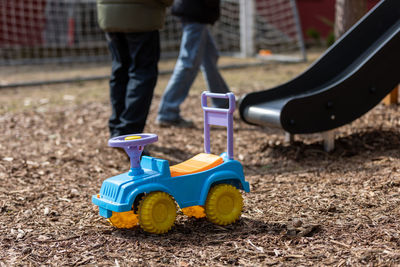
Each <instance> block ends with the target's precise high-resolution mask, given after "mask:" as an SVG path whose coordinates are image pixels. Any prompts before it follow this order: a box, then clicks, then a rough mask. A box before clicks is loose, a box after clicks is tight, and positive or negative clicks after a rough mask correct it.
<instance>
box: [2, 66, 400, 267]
mask: <svg viewBox="0 0 400 267" xmlns="http://www.w3.org/2000/svg"><path fill="white" fill-rule="evenodd" d="M308 64H309V62H308V63H306V64H298V65H284V64H271V65H267V66H262V67H254V68H246V69H238V70H230V71H224V72H223V75H224V77H225V78H226V80H227V81H228V83H229V84H230V85H231V87H232V90H233V91H234V92H235V93H236V94H237V95H240V94H243V93H245V92H250V91H255V90H260V89H263V88H268V87H270V86H272V85H274V84H278V83H281V82H284V81H286V80H287V79H289V78H290V77H293V76H294V75H296V74H297V73H299V72H300V71H302V70H303V69H304V68H305V67H307V65H308ZM22 78H23V76H22ZM167 81H168V77H160V80H159V84H158V87H157V90H156V94H155V97H154V101H153V105H152V109H151V114H150V117H149V120H148V125H147V127H146V131H147V132H152V133H156V134H158V135H159V141H158V142H157V143H156V144H154V145H151V146H150V147H149V149H150V151H151V153H152V155H153V156H156V157H160V158H164V159H168V160H170V162H171V164H175V163H177V162H180V161H183V160H185V159H188V158H189V157H191V156H193V155H194V154H196V153H199V152H201V151H202V147H203V139H202V115H201V114H202V113H201V107H200V104H199V103H200V98H199V93H200V92H201V91H202V90H203V88H204V82H203V81H202V79H201V78H199V79H198V80H197V81H196V84H195V85H194V88H193V90H192V91H191V94H190V96H189V98H188V99H187V100H186V101H185V103H184V105H183V106H182V114H183V115H184V116H185V117H188V118H191V119H194V120H195V122H196V124H197V128H196V129H190V130H185V131H182V130H177V129H172V128H171V129H164V128H158V127H157V126H156V125H155V124H154V119H155V115H156V110H157V105H158V103H159V100H160V96H161V93H162V90H163V88H164V87H165V84H166V82H167ZM0 107H1V108H0V114H1V115H0V132H1V135H0V182H1V184H2V186H1V187H0V215H1V216H0V265H2V266H3V265H4V266H9V265H34V266H36V265H57V266H64V265H67V266H72V265H73V266H75V265H94V266H109V265H115V266H130V265H139V266H140V265H143V266H166V265H173V266H199V265H200V266H205V265H207V266H218V265H243V266H265V265H285V266H286V265H289V266H298V265H308V266H314V265H335V266H343V265H351V266H353V265H359V266H360V265H399V264H400V236H399V234H400V224H399V222H400V219H399V215H400V214H399V212H400V210H399V202H400V197H399V196H400V175H399V170H400V159H399V157H400V136H399V133H398V127H399V125H400V115H399V112H398V111H399V107H398V106H392V107H387V106H384V105H382V104H380V105H378V106H377V107H376V108H375V109H373V110H372V111H371V112H369V113H368V114H366V115H365V116H363V117H362V118H360V119H358V120H356V121H355V122H353V123H352V124H349V125H346V126H345V127H341V128H339V129H338V130H337V139H336V149H335V151H333V152H332V153H326V152H324V151H323V149H322V145H321V139H320V136H319V135H306V136H298V137H297V139H296V140H297V141H296V143H295V144H294V145H291V146H289V145H287V144H285V143H284V141H283V139H284V138H283V133H282V132H281V131H279V130H273V129H263V128H260V127H255V126H250V125H247V124H245V123H244V122H242V121H241V120H240V119H239V117H238V114H235V122H234V127H235V156H236V158H237V159H239V160H240V161H241V162H242V163H243V165H244V171H245V175H246V178H247V180H248V181H249V182H250V184H251V192H250V193H248V194H245V195H244V199H245V207H244V211H243V215H242V217H241V219H240V221H238V222H237V223H235V224H233V225H230V226H227V227H220V226H215V225H213V224H211V223H209V222H207V221H206V220H205V219H200V220H196V219H190V218H187V217H185V216H183V215H182V214H181V213H179V214H178V218H177V221H176V225H175V226H174V227H173V229H172V231H170V232H169V233H167V234H165V235H161V236H158V235H151V234H148V233H145V232H143V231H142V230H141V229H140V228H136V229H132V230H118V229H115V228H112V227H111V226H110V225H109V224H108V223H107V222H106V220H105V219H103V218H101V217H99V215H98V211H97V208H96V207H94V206H93V205H92V203H91V195H92V194H96V193H97V192H98V191H99V189H100V186H101V183H102V181H103V180H104V179H106V178H108V177H110V176H113V175H116V174H119V173H121V172H124V171H126V170H127V169H128V168H129V163H128V162H127V161H126V159H125V157H124V156H123V155H121V154H119V153H117V152H115V151H114V150H113V149H111V148H108V147H107V145H106V142H107V139H108V131H107V125H106V123H107V118H108V116H109V112H110V111H109V103H108V93H107V82H106V81H99V82H87V83H81V84H69V85H51V86H43V87H40V88H24V89H13V90H2V94H1V95H0ZM225 138H226V135H225V131H224V130H220V129H217V130H215V131H213V132H212V148H213V151H214V152H215V153H220V152H222V151H224V148H225V147H224V145H225Z"/></svg>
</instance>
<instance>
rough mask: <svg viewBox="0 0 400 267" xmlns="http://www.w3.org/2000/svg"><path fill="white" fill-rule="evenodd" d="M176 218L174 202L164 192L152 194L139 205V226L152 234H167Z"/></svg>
mask: <svg viewBox="0 0 400 267" xmlns="http://www.w3.org/2000/svg"><path fill="white" fill-rule="evenodd" d="M175 218H176V205H175V201H174V200H173V199H172V197H171V196H170V195H168V194H167V193H165V192H152V193H150V194H148V195H146V196H145V197H144V199H143V200H142V201H141V202H140V204H139V225H140V227H142V229H143V230H145V231H146V232H149V233H153V234H163V233H166V232H168V231H169V230H170V229H171V228H172V226H173V225H174V222H175Z"/></svg>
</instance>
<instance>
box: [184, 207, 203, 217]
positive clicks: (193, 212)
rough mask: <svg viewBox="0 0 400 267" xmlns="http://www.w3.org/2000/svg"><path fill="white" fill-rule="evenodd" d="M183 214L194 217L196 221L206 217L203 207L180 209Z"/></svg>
mask: <svg viewBox="0 0 400 267" xmlns="http://www.w3.org/2000/svg"><path fill="white" fill-rule="evenodd" d="M182 212H183V214H185V215H186V216H189V217H195V218H196V219H199V218H203V217H206V213H205V212H204V207H203V206H191V207H186V208H183V209H182Z"/></svg>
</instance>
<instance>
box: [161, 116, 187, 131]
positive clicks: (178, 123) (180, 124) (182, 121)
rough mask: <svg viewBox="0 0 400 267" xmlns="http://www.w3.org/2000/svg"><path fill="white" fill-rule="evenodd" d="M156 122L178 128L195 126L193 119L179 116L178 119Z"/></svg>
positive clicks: (163, 125) (162, 125)
mask: <svg viewBox="0 0 400 267" xmlns="http://www.w3.org/2000/svg"><path fill="white" fill-rule="evenodd" d="M156 124H157V125H158V126H160V127H178V128H194V123H193V121H191V120H185V119H184V118H182V117H179V118H178V119H177V120H173V121H167V120H156Z"/></svg>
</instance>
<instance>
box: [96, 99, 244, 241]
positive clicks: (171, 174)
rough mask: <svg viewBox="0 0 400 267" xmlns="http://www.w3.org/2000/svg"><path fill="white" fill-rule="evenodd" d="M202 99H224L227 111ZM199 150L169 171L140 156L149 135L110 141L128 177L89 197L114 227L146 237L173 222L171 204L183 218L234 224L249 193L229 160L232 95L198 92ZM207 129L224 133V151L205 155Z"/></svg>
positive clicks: (155, 160)
mask: <svg viewBox="0 0 400 267" xmlns="http://www.w3.org/2000/svg"><path fill="white" fill-rule="evenodd" d="M207 97H211V98H225V99H228V100H229V108H228V109H220V108H212V107H208V106H207ZM201 104H202V108H203V112H204V150H205V153H200V154H198V155H196V156H194V157H193V158H191V159H189V160H187V161H184V162H182V163H179V164H177V165H174V166H171V167H170V166H169V164H168V161H167V160H164V159H158V158H153V157H147V156H143V157H142V159H141V160H140V156H141V154H142V151H143V148H144V146H145V145H147V144H150V143H154V142H156V141H157V140H158V137H157V135H155V134H146V133H145V134H134V135H124V136H119V137H115V138H111V139H110V140H109V142H108V144H109V146H111V147H121V148H124V149H125V151H126V153H127V154H128V155H129V157H130V163H131V168H130V171H129V172H126V173H122V174H120V175H117V176H114V177H111V178H108V179H106V180H105V181H104V182H103V184H102V186H101V189H100V193H99V194H97V195H94V196H93V197H92V202H93V203H94V204H95V205H97V206H99V213H100V215H101V216H103V217H105V218H108V219H109V222H110V223H111V224H112V225H114V226H115V227H117V228H132V227H134V226H136V225H138V224H139V225H140V227H141V228H143V230H145V231H146V232H150V233H155V234H162V233H166V232H168V231H169V230H170V229H171V227H172V226H173V224H174V221H175V218H176V209H177V207H176V204H175V202H176V203H177V204H178V205H179V207H180V208H181V209H182V212H183V213H184V214H185V215H187V216H193V217H196V218H201V217H207V219H208V220H209V221H210V222H212V223H215V224H218V225H227V224H231V223H233V222H235V221H236V220H238V219H239V217H240V215H241V212H242V207H243V198H242V195H241V193H240V191H239V189H240V190H244V191H245V192H249V191H250V187H249V183H248V182H246V181H245V177H244V174H243V167H242V165H241V164H240V162H239V161H236V160H234V159H233V112H234V110H235V96H234V95H233V93H228V94H214V93H209V92H203V94H202V96H201ZM210 125H219V126H225V127H226V128H227V152H224V153H222V154H221V155H219V156H218V155H214V154H211V153H210Z"/></svg>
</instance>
